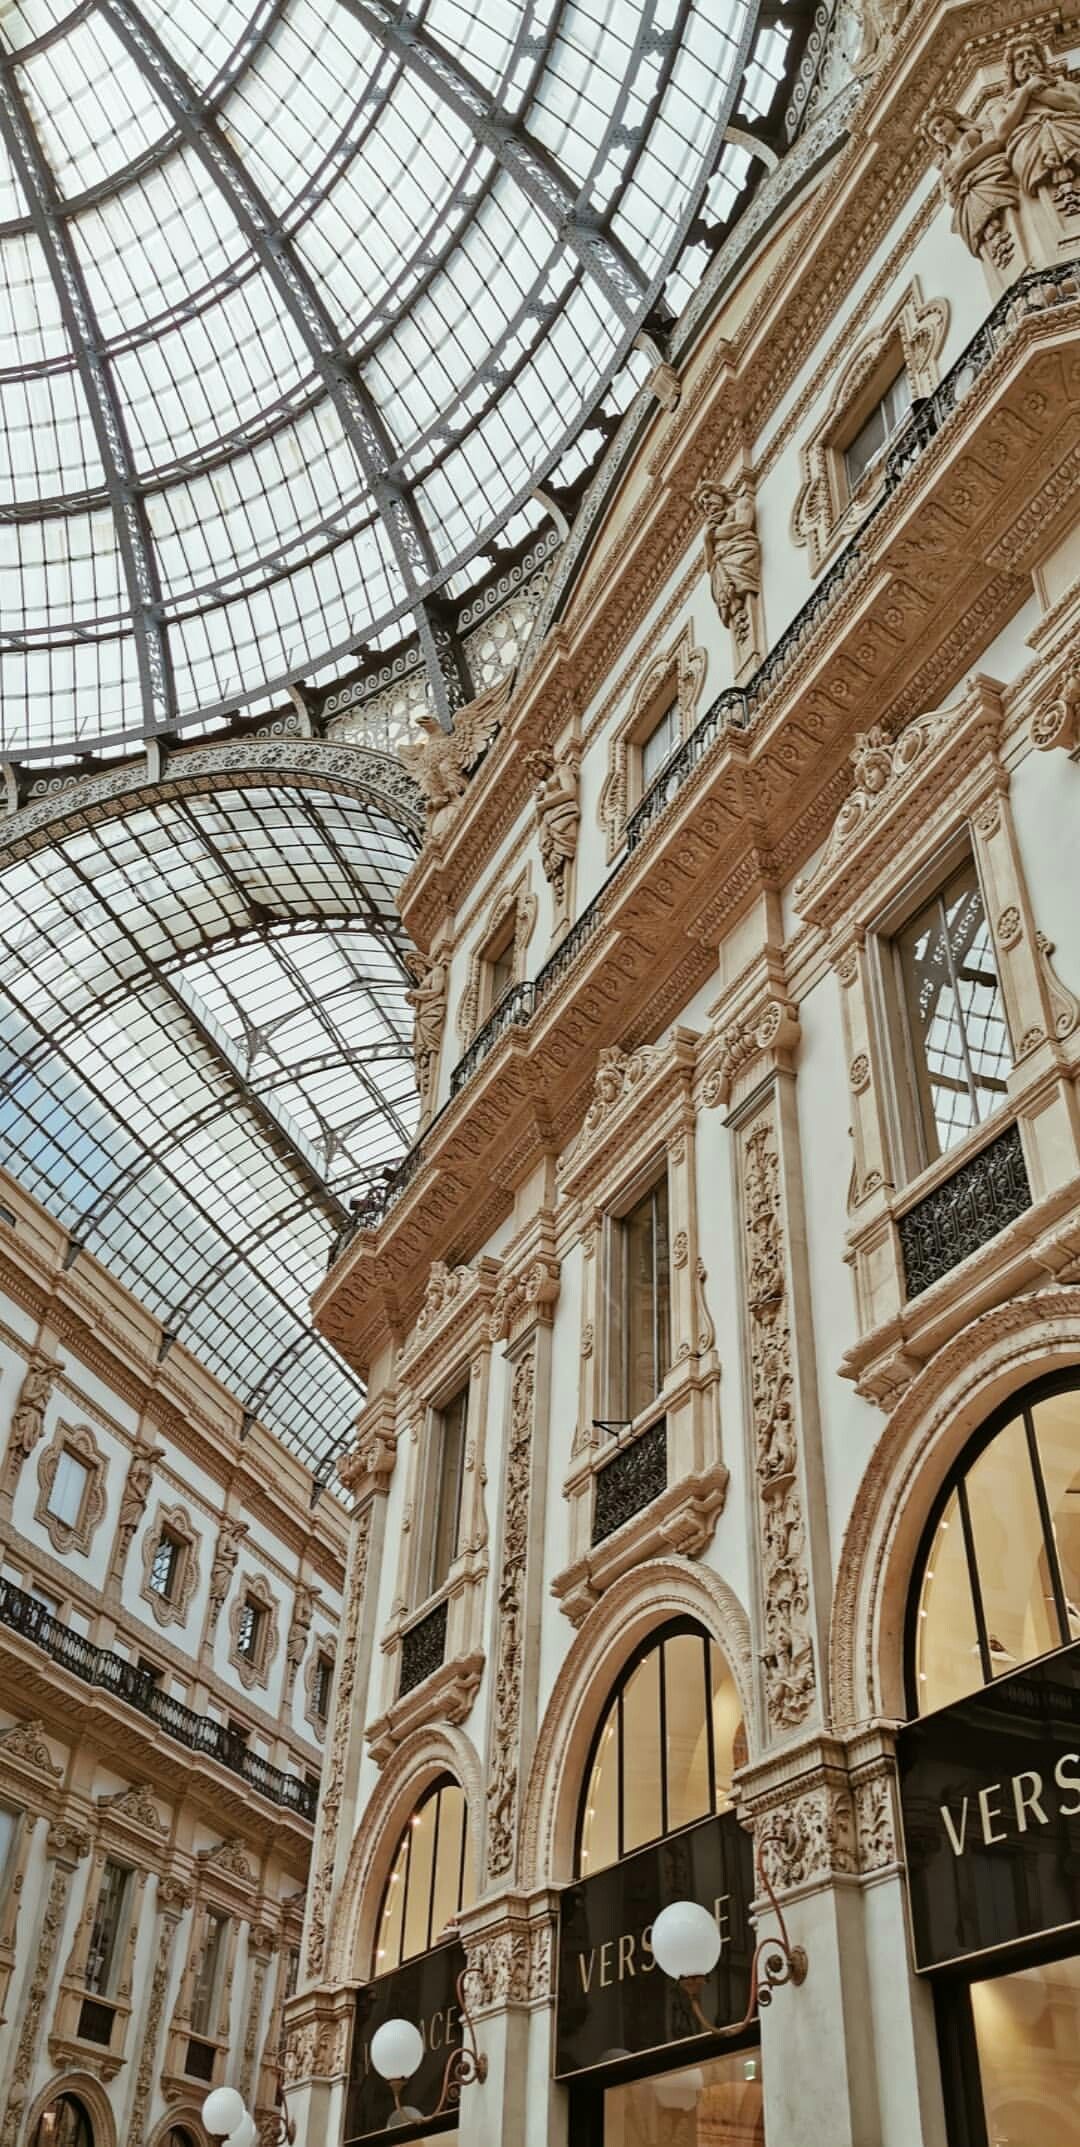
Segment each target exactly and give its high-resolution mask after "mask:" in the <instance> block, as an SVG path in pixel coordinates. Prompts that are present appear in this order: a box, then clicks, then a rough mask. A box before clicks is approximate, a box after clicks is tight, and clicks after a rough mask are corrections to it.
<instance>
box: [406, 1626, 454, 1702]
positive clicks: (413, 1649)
mask: <svg viewBox="0 0 1080 2147" xmlns="http://www.w3.org/2000/svg"><path fill="white" fill-rule="evenodd" d="M446 1614H447V1606H446V1604H445V1603H436V1605H435V1608H434V1610H429V1611H428V1614H427V1617H426V1618H419V1619H418V1620H417V1622H416V1624H415V1625H410V1627H409V1630H408V1632H407V1633H403V1634H402V1636H401V1679H400V1682H399V1684H398V1696H399V1697H401V1696H402V1695H403V1694H404V1693H406V1692H411V1691H412V1690H413V1687H414V1686H415V1685H422V1684H423V1682H424V1679H425V1678H426V1677H430V1676H431V1675H432V1673H433V1672H434V1671H435V1670H441V1669H442V1666H443V1663H444V1662H445V1661H446Z"/></svg>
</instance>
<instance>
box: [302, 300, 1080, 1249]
mask: <svg viewBox="0 0 1080 2147" xmlns="http://www.w3.org/2000/svg"><path fill="white" fill-rule="evenodd" d="M1077 300H1080V263H1078V262H1075V261H1068V262H1062V263H1061V264H1060V266H1058V267H1056V268H1039V269H1029V270H1028V271H1027V273H1026V274H1025V275H1023V276H1020V277H1018V279H1017V281H1016V282H1015V283H1014V284H1013V285H1012V286H1011V287H1010V289H1009V290H1007V291H1005V292H1004V293H1003V294H1002V296H1001V297H1000V298H999V299H998V301H997V304H996V305H995V306H994V308H993V310H992V312H991V313H989V314H988V315H987V318H986V320H985V321H984V322H983V324H982V327H981V328H979V329H978V330H977V331H976V333H975V334H974V335H973V337H972V339H971V341H970V343H968V344H967V346H966V348H965V349H964V350H963V351H962V352H961V354H960V356H959V357H958V358H957V359H956V361H955V363H954V364H953V365H951V366H950V368H949V370H948V372H947V373H946V374H945V375H944V377H943V378H942V379H941V380H940V381H939V382H938V385H937V387H936V388H935V389H934V392H933V394H932V395H927V396H925V397H924V398H923V399H922V400H921V401H920V402H918V403H916V404H915V405H914V407H913V409H912V411H911V414H910V416H909V417H908V419H907V421H906V422H905V424H904V425H903V427H902V429H901V430H900V432H899V433H898V435H897V437H896V439H895V440H894V441H893V443H892V446H891V447H890V448H889V450H888V453H887V455H886V458H885V476H884V482H883V484H882V487H881V490H880V492H879V493H878V495H877V497H876V498H875V499H874V501H873V502H872V504H871V505H870V506H869V507H868V508H867V511H866V513H865V515H864V516H863V518H862V520H861V522H860V524H859V527H858V529H857V530H856V532H855V534H854V535H853V536H852V537H851V538H850V539H849V541H848V543H847V544H846V545H845V546H844V549H843V551H841V552H840V553H838V555H837V557H836V559H835V560H834V561H833V564H832V566H831V567H830V568H829V571H828V573H827V574H824V575H823V576H822V578H821V580H820V581H819V582H818V583H817V585H816V587H815V588H814V589H813V590H812V592H811V594H810V596H809V597H808V598H807V600H806V603H805V604H804V605H803V607H802V610H801V611H799V612H797V613H796V615H795V617H794V618H793V619H792V620H791V623H790V625H788V626H787V627H786V628H785V630H784V632H783V633H782V634H781V635H780V637H779V640H778V641H776V642H775V643H774V645H773V647H772V648H771V649H770V651H769V653H768V655H767V656H766V657H765V658H764V660H763V661H762V663H761V664H760V665H759V667H758V669H757V670H756V671H755V673H754V675H753V677H752V678H751V679H749V680H748V681H747V683H746V685H745V686H730V687H727V688H725V690H724V692H723V693H720V694H718V695H717V697H716V699H715V700H714V701H713V702H712V703H711V704H710V706H709V707H708V708H707V709H706V711H705V714H704V715H703V716H702V717H701V720H700V721H699V722H698V723H697V724H696V725H695V727H694V729H693V730H692V731H691V733H690V736H689V737H688V738H687V739H685V740H684V741H683V744H682V745H681V746H680V748H679V750H678V752H677V753H675V754H674V755H673V756H672V758H671V760H670V761H669V762H668V764H667V766H666V767H665V768H664V769H663V770H662V771H661V773H660V775H658V776H657V778H656V781H655V782H654V783H653V784H652V785H651V787H650V788H649V790H647V791H646V793H645V796H644V797H643V798H642V800H641V802H640V804H639V805H638V806H636V807H635V810H634V811H633V812H632V813H631V814H630V817H629V819H628V821H627V823H626V847H625V850H624V853H623V855H622V857H620V858H619V859H617V860H616V862H615V864H614V865H613V866H612V869H611V871H610V872H609V874H608V877H607V879H606V880H605V881H604V883H603V885H602V886H601V887H600V888H599V889H598V890H597V893H596V894H595V895H594V897H593V899H592V901H591V902H590V904H589V906H588V908H587V909H586V910H583V911H582V913H581V915H580V917H578V919H577V920H576V922H575V923H574V924H573V926H572V927H571V929H570V931H569V932H568V933H567V934H566V937H565V939H563V940H562V942H561V944H560V945H559V946H558V947H557V948H556V950H555V952H554V954H553V955H552V956H551V958H550V960H548V961H547V962H545V963H544V966H543V968H542V969H541V970H540V971H539V973H538V975H537V977H536V980H535V982H534V983H532V984H519V985H517V986H516V987H515V989H514V990H513V991H512V992H509V993H508V994H507V996H506V998H505V999H504V1000H503V1001H502V1002H501V1003H500V1005H499V1006H498V1007H497V1008H496V1010H495V1012H494V1014H493V1015H492V1017H491V1020H490V1021H489V1022H487V1023H486V1024H485V1026H484V1027H483V1028H482V1029H481V1030H480V1032H479V1034H478V1035H477V1036H475V1037H474V1038H473V1041H472V1043H471V1044H470V1046H469V1049H468V1051H467V1052H466V1053H465V1056H464V1057H463V1058H462V1059H460V1060H459V1062H458V1064H457V1065H456V1066H455V1068H454V1071H453V1073H452V1075H451V1077H450V1095H449V1098H448V1100H447V1102H446V1103H444V1104H443V1106H442V1110H441V1111H439V1112H437V1113H436V1116H435V1118H433V1119H432V1120H431V1122H430V1124H429V1125H428V1126H427V1127H425V1130H424V1132H423V1134H422V1135H421V1137H420V1139H419V1140H418V1141H416V1142H414V1144H413V1146H412V1147H411V1148H410V1150H409V1152H408V1154H407V1155H405V1156H403V1157H402V1160H401V1162H400V1163H399V1164H398V1166H397V1168H396V1169H395V1170H393V1171H389V1172H387V1173H386V1174H385V1175H384V1177H383V1179H382V1181H381V1182H380V1183H379V1184H378V1185H377V1186H375V1187H373V1188H372V1190H371V1192H370V1193H369V1194H368V1196H367V1198H366V1199H365V1201H364V1203H363V1205H362V1207H361V1208H359V1209H358V1210H357V1212H356V1214H354V1215H353V1216H351V1217H350V1219H349V1221H348V1223H347V1224H346V1225H345V1227H344V1229H343V1230H341V1231H340V1232H339V1234H338V1236H337V1238H336V1239H335V1240H334V1243H333V1245H332V1247H331V1250H330V1259H329V1263H328V1264H329V1265H330V1266H331V1267H332V1266H333V1264H334V1261H335V1260H336V1259H338V1257H339V1256H340V1254H341V1253H343V1252H344V1251H345V1249H346V1247H347V1246H348V1245H349V1244H350V1242H351V1240H352V1239H353V1237H354V1236H355V1235H356V1232H357V1231H358V1230H360V1229H363V1228H368V1229H373V1228H375V1227H376V1226H377V1225H378V1224H379V1223H380V1222H381V1221H382V1219H383V1217H384V1216H385V1215H386V1214H388V1213H389V1210H390V1209H391V1208H392V1207H394V1206H395V1205H396V1203H397V1202H398V1201H399V1200H400V1199H401V1196H402V1194H403V1193H404V1192H405V1190H406V1188H407V1186H408V1185H409V1184H410V1182H411V1180H412V1179H413V1178H414V1177H415V1175H416V1172H417V1170H418V1169H419V1167H420V1165H421V1163H422V1162H423V1159H424V1156H425V1154H426V1153H427V1150H428V1147H429V1146H430V1144H431V1141H432V1136H433V1134H434V1132H435V1128H436V1127H437V1125H438V1123H439V1120H440V1119H441V1118H442V1116H443V1113H444V1112H445V1111H447V1110H448V1109H449V1108H450V1105H451V1104H452V1103H454V1102H455V1101H456V1099H457V1097H458V1096H459V1095H460V1094H461V1091H462V1089H463V1088H465V1087H466V1086H467V1085H468V1083H469V1081H470V1080H471V1079H472V1076H473V1074H474V1073H475V1072H476V1070H477V1068H478V1067H479V1066H480V1065H481V1064H482V1063H483V1061H484V1059H485V1058H487V1056H488V1054H489V1052H491V1051H492V1050H493V1049H494V1047H495V1045H496V1044H497V1043H498V1041H499V1038H500V1037H501V1036H503V1035H505V1033H506V1030H507V1029H508V1028H512V1027H516V1026H518V1025H520V1024H522V1023H525V1022H527V1021H529V1020H530V1019H531V1018H532V1016H533V1015H534V1014H535V1013H536V1011H537V1009H538V1008H539V1007H540V1006H541V1005H542V1004H543V1002H544V1000H545V999H546V998H547V997H548V996H549V994H550V993H551V992H552V991H553V990H554V988H555V986H556V985H557V984H558V983H559V981H560V980H561V978H562V977H563V976H564V975H565V974H566V972H567V970H568V969H569V968H570V967H571V966H572V964H573V963H574V962H575V961H576V960H577V957H578V955H579V954H580V953H581V951H582V948H583V947H584V946H585V945H586V944H587V942H588V941H589V939H591V938H592V935H593V933H594V932H595V931H596V930H597V929H598V927H599V925H600V924H601V923H602V921H603V918H604V915H605V912H606V910H607V908H608V906H609V903H610V898H611V893H612V889H613V888H614V887H615V885H616V883H617V882H618V881H619V880H620V879H621V877H622V875H623V874H624V873H625V872H626V870H627V868H628V866H629V864H630V862H631V860H632V858H633V854H634V852H635V850H636V849H637V848H638V847H639V845H640V843H641V841H642V839H643V838H644V836H645V834H646V833H647V831H648V830H649V828H651V827H653V826H655V824H656V822H657V821H658V820H659V819H660V818H661V817H662V816H663V814H664V813H665V812H666V811H667V809H668V807H669V806H670V805H671V804H672V803H673V801H674V799H675V798H676V797H677V796H678V794H679V792H680V791H681V790H682V788H683V787H684V785H685V784H686V783H687V782H688V781H689V779H690V777H691V775H692V774H693V772H694V770H695V768H697V767H698V766H699V764H700V762H701V761H702V760H704V758H705V756H706V754H707V753H708V752H709V751H710V749H711V747H712V746H713V745H714V744H715V743H716V741H717V739H718V738H719V737H720V736H721V735H722V734H723V732H724V731H725V730H729V729H730V730H739V731H744V732H745V731H748V730H750V729H752V728H753V723H754V718H755V716H756V714H757V712H758V710H759V709H760V708H761V707H762V705H763V704H764V702H765V701H766V699H767V697H768V696H769V695H770V694H771V693H772V692H773V691H774V689H775V687H776V686H777V685H778V684H779V682H780V680H781V679H782V677H783V675H784V673H785V671H787V670H788V669H789V667H790V666H791V665H793V664H794V662H795V660H796V658H797V657H798V656H799V655H800V654H801V653H802V651H803V650H804V649H805V647H806V644H807V642H808V641H810V640H811V638H812V637H813V635H814V634H816V633H817V631H818V629H819V627H820V626H821V624H822V622H823V621H824V620H825V619H826V618H827V617H828V615H829V613H830V612H831V611H832V610H833V607H834V606H835V604H836V602H837V600H838V598H839V596H840V594H841V592H842V591H843V589H844V588H845V586H846V585H847V583H848V582H849V581H850V580H851V579H852V576H853V575H854V574H855V573H856V572H857V570H858V568H859V567H860V566H861V565H862V564H863V560H864V556H865V553H866V548H867V537H868V535H869V532H870V531H871V529H872V528H873V525H874V523H875V522H876V521H877V519H878V517H879V515H880V514H881V513H882V512H883V510H884V508H885V507H886V506H887V505H888V503H889V501H890V500H891V499H892V498H893V496H894V494H895V493H896V490H897V488H898V486H899V485H900V484H901V483H902V481H903V479H904V478H905V477H906V476H907V475H908V473H909V471H910V470H911V468H912V467H913V466H914V465H915V464H916V463H917V462H918V460H919V457H920V456H921V455H922V453H923V450H924V449H925V448H927V447H928V446H929V445H930V442H931V441H932V440H933V439H935V438H936V436H937V434H938V433H939V432H940V431H941V429H942V427H943V425H944V424H945V423H946V421H947V420H948V419H949V418H950V417H952V415H953V413H954V411H956V409H957V408H958V407H959V405H960V404H961V403H962V402H963V401H964V399H965V397H966V396H967V394H968V393H969V391H970V389H971V388H972V387H974V385H975V383H976V381H977V380H979V379H980V377H981V376H982V374H983V373H984V372H985V370H986V367H987V366H988V365H989V364H990V361H991V359H993V358H994V357H996V355H997V353H998V351H999V350H1001V349H1002V348H1003V347H1004V346H1005V345H1006V344H1007V343H1008V342H1009V340H1010V339H1011V337H1012V336H1013V335H1014V334H1015V332H1016V330H1017V328H1018V327H1019V325H1020V323H1021V322H1022V321H1024V320H1026V319H1028V318H1030V316H1031V315H1033V314H1038V313H1045V312H1046V311H1047V310H1048V309H1050V308H1052V307H1054V306H1060V305H1072V304H1075V303H1076V302H1077Z"/></svg>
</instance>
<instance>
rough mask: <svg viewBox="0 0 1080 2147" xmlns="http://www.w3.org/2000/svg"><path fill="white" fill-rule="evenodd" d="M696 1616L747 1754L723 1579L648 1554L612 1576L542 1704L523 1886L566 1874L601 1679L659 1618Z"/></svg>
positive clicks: (747, 1644) (747, 1683)
mask: <svg viewBox="0 0 1080 2147" xmlns="http://www.w3.org/2000/svg"><path fill="white" fill-rule="evenodd" d="M677 1617H691V1618H696V1619H697V1621H698V1622H699V1623H700V1624H701V1625H703V1626H704V1628H705V1630H706V1632H707V1633H708V1634H709V1637H710V1639H712V1640H714V1641H715V1642H716V1645H717V1646H718V1647H719V1648H720V1649H721V1651H722V1653H723V1656H724V1659H725V1661H726V1662H727V1664H728V1666H729V1668H730V1670H731V1674H732V1677H733V1678H734V1680H735V1684H736V1687H737V1689H738V1693H739V1697H740V1700H741V1702H742V1709H743V1719H744V1722H745V1724H746V1731H747V1738H748V1742H749V1746H750V1751H751V1753H752V1754H753V1753H755V1752H756V1748H757V1735H756V1716H755V1702H754V1678H753V1668H752V1654H751V1641H750V1624H749V1620H748V1618H747V1615H746V1611H745V1609H744V1608H743V1606H742V1604H741V1603H740V1602H739V1600H738V1598H737V1596H736V1595H735V1593H734V1591H733V1590H732V1589H731V1588H730V1587H729V1586H728V1584H727V1582H726V1581H725V1580H723V1579H721V1577H720V1575H719V1574H718V1573H714V1572H713V1571H712V1569H711V1568H710V1567H708V1566H703V1565H701V1564H699V1563H697V1562H695V1561H692V1560H691V1559H689V1558H683V1557H678V1556H677V1557H671V1558H656V1559H649V1560H647V1561H646V1562H645V1563H644V1564H641V1565H639V1566H636V1567H635V1568H634V1569H633V1570H632V1571H630V1572H627V1573H624V1574H622V1575H621V1576H620V1578H619V1579H618V1580H616V1581H614V1582H613V1583H612V1585H611V1587H610V1588H609V1589H608V1590H607V1592H606V1594H605V1595H604V1596H603V1597H602V1599H601V1600H600V1602H599V1603H597V1604H596V1605H595V1607H594V1608H593V1609H592V1610H590V1611H589V1613H588V1615H587V1616H586V1617H585V1618H584V1620H583V1622H582V1624H581V1627H580V1629H579V1630H578V1632H577V1633H576V1634H575V1636H574V1639H573V1640H572V1641H571V1644H570V1646H569V1648H568V1650H567V1652H566V1656H565V1658H564V1660H563V1662H562V1664H561V1666H560V1668H559V1671H558V1673H557V1675H556V1678H555V1682H554V1685H553V1687H552V1691H551V1696H550V1698H549V1700H548V1704H547V1707H546V1709H545V1711H544V1716H543V1720H542V1722H541V1724H540V1729H539V1733H538V1736H537V1740H536V1745H535V1749H534V1753H533V1759H532V1764H531V1767H530V1770H529V1778H528V1783H527V1786H526V1791H525V1797H524V1801H523V1804H522V1817H521V1848H520V1852H519V1853H520V1880H521V1884H522V1886H523V1887H524V1888H525V1889H526V1890H529V1889H530V1888H534V1887H540V1886H545V1885H563V1884H566V1883H568V1882H569V1881H570V1880H571V1879H572V1878H573V1877H574V1876H575V1871H574V1833H575V1827H576V1823H577V1810H578V1802H579V1799H580V1793H581V1789H582V1784H583V1779H584V1773H585V1765H586V1760H587V1758H588V1751H589V1745H590V1743H591V1740H592V1736H593V1732H594V1730H595V1728H596V1724H597V1722H598V1721H599V1720H600V1717H601V1715H602V1714H603V1711H604V1708H605V1707H606V1705H607V1702H608V1700H609V1699H610V1697H611V1687H612V1685H613V1684H614V1682H615V1679H616V1677H617V1676H618V1674H619V1671H620V1670H621V1669H622V1666H623V1664H624V1662H625V1661H626V1660H627V1658H628V1656H630V1655H631V1654H632V1653H633V1651H634V1649H635V1647H637V1646H638V1644H639V1642H640V1641H642V1640H644V1639H645V1638H646V1637H647V1636H648V1634H649V1633H651V1632H655V1631H656V1630H657V1629H658V1628H659V1627H660V1626H661V1625H665V1624H666V1623H667V1622H668V1620H669V1619H671V1618H677Z"/></svg>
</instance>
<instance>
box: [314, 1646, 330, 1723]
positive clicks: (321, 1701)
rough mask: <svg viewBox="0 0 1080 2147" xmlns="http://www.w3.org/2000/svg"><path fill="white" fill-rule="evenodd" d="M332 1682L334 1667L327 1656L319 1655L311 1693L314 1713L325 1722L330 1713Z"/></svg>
mask: <svg viewBox="0 0 1080 2147" xmlns="http://www.w3.org/2000/svg"><path fill="white" fill-rule="evenodd" d="M333 1682H334V1665H333V1663H332V1662H331V1660H330V1657H329V1655H320V1657H319V1659H318V1662H317V1663H316V1665H315V1686H314V1691H313V1693H312V1699H313V1701H314V1706H315V1713H316V1715H317V1716H318V1719H319V1721H320V1722H325V1721H326V1718H327V1716H328V1715H329V1713H330V1688H331V1686H332V1685H333Z"/></svg>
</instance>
